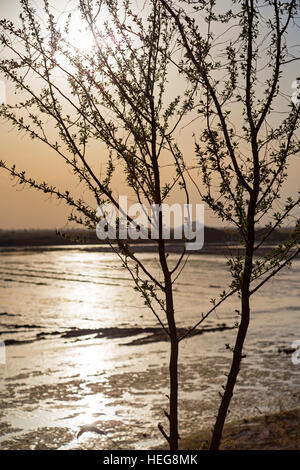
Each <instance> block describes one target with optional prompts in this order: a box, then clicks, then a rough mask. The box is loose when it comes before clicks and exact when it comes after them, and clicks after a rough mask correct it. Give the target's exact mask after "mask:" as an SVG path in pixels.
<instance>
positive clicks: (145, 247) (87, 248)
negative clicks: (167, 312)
mask: <svg viewBox="0 0 300 470" xmlns="http://www.w3.org/2000/svg"><path fill="white" fill-rule="evenodd" d="M114 246H115V248H116V250H117V245H114ZM275 246H276V244H272V245H271V244H270V245H266V246H264V247H260V248H259V249H258V250H257V251H256V252H255V256H264V255H265V254H267V253H268V252H269V251H270V250H271V249H272V248H274V247H275ZM130 247H131V249H132V251H133V252H134V253H156V252H157V246H156V245H155V244H150V243H149V244H141V243H140V244H130ZM183 249H184V244H183V243H166V252H167V253H174V254H181V253H182V252H183ZM60 250H64V251H72V250H79V251H82V252H85V253H114V250H113V249H112V248H111V247H110V246H109V245H107V244H105V245H104V244H92V243H90V244H81V243H78V244H73V245H70V244H45V245H44V244H41V245H39V244H31V245H28V244H24V245H23V244H18V245H13V244H12V245H10V244H5V245H1V243H0V253H9V252H18V251H27V252H45V251H47V252H52V251H60ZM243 250H244V248H243V246H242V245H237V244H229V243H228V244H225V243H219V244H217V243H204V246H203V248H202V249H201V250H197V251H187V252H186V255H199V256H200V255H215V256H237V255H242V254H243ZM297 257H298V258H299V257H300V254H299V255H298V256H297Z"/></svg>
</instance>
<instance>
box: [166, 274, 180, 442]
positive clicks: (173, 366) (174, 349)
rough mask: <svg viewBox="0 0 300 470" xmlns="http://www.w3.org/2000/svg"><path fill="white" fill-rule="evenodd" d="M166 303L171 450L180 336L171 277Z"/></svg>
mask: <svg viewBox="0 0 300 470" xmlns="http://www.w3.org/2000/svg"><path fill="white" fill-rule="evenodd" d="M166 281H167V282H166V305H167V320H168V326H169V333H170V341H171V352H170V362H169V372H170V374H169V377H170V407H169V410H170V412H169V421H170V423H169V424H170V427H169V429H170V433H169V447H170V450H178V349H179V348H178V338H177V328H176V323H175V318H174V305H173V291H172V283H171V278H170V276H169V275H168V276H167V279H166Z"/></svg>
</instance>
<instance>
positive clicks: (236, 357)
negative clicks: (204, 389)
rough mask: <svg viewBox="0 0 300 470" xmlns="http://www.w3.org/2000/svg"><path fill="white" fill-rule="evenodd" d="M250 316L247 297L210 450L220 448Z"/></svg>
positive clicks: (243, 301) (243, 304)
mask: <svg viewBox="0 0 300 470" xmlns="http://www.w3.org/2000/svg"><path fill="white" fill-rule="evenodd" d="M249 314H250V307H249V296H247V295H245V296H244V298H242V319H241V324H240V326H239V331H238V335H237V338H236V342H235V347H234V351H233V359H232V363H231V368H230V372H229V375H228V378H227V383H226V387H225V391H224V395H223V396H222V400H221V405H220V408H219V411H218V416H217V419H216V424H215V426H214V430H213V436H212V440H211V443H210V450H218V449H219V447H220V443H221V437H222V432H223V427H224V423H225V419H226V416H227V413H228V408H229V404H230V401H231V398H232V395H233V390H234V387H235V384H236V380H237V376H238V373H239V371H240V364H241V360H242V352H243V346H244V341H245V338H246V334H247V330H248V325H249Z"/></svg>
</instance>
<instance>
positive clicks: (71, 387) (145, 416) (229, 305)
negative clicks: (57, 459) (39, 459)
mask: <svg viewBox="0 0 300 470" xmlns="http://www.w3.org/2000/svg"><path fill="white" fill-rule="evenodd" d="M0 256H1V266H0V293H1V296H0V333H1V335H0V341H2V342H3V341H5V342H6V346H5V347H3V346H2V347H1V348H0V354H1V356H0V413H1V414H0V448H2V449H40V448H52V449H71V448H97V449H117V448H118V449H129V448H135V449H138V448H151V447H153V446H155V445H157V444H158V443H159V442H160V441H161V436H160V433H159V431H158V430H157V423H158V422H161V423H163V424H164V425H165V427H167V426H166V425H167V423H166V418H165V417H164V410H165V409H167V405H168V403H167V398H166V395H167V393H168V343H167V342H166V341H152V339H153V338H154V339H155V335H156V332H157V331H158V330H156V329H157V328H158V323H157V321H156V319H155V317H154V315H153V314H152V313H151V312H150V311H148V309H147V308H146V307H145V306H144V305H143V300H142V299H141V298H140V296H139V294H138V293H137V292H136V291H135V290H134V289H133V285H132V281H131V278H130V275H129V274H128V272H127V271H126V270H124V269H123V268H121V267H120V262H119V260H118V258H117V257H116V256H115V255H114V254H110V253H99V252H97V251H96V250H95V249H92V248H91V247H89V248H88V247H80V248H78V247H68V248H54V249H51V250H48V249H38V250H22V249H18V250H9V251H6V250H3V251H2V252H1V254H0ZM139 256H140V258H141V259H142V260H143V262H144V263H145V264H146V266H147V268H148V269H149V270H151V272H152V273H153V274H154V275H157V276H159V269H158V264H157V260H156V257H155V255H154V254H152V253H144V254H140V255H139ZM177 259H178V256H177V255H176V254H170V256H169V258H168V260H169V262H170V264H172V263H173V264H174V263H175V262H176V260H177ZM299 280H300V260H299V259H298V260H296V261H295V263H294V265H293V267H292V269H289V270H286V271H285V272H283V273H281V274H280V276H278V277H277V278H276V279H274V280H272V281H270V282H269V283H268V284H267V285H266V286H265V287H264V288H263V289H262V290H261V291H260V292H259V293H258V295H256V297H255V299H253V306H252V318H251V324H250V330H249V336H248V339H247V344H246V354H247V356H246V358H245V360H244V363H243V367H242V371H241V375H240V379H239V383H238V386H237V388H236V393H235V395H234V398H233V400H232V405H231V410H230V414H229V419H231V420H234V419H237V418H240V417H246V416H251V415H257V414H260V413H266V412H272V411H279V410H280V409H289V408H293V407H298V406H299V402H300V375H299V374H300V364H295V363H293V361H292V356H291V354H285V353H284V352H279V349H281V348H290V347H291V344H292V342H293V341H295V340H300V316H299V313H300V294H299ZM228 281H229V276H228V272H227V268H226V260H225V258H224V257H222V256H213V255H203V254H200V255H191V256H190V257H189V259H188V261H187V264H186V267H185V269H184V271H183V272H182V273H181V275H180V277H179V278H178V280H177V282H176V289H175V306H176V318H177V322H178V326H180V327H188V326H191V325H193V324H194V323H195V322H196V321H197V320H198V319H199V318H200V315H201V313H202V312H203V313H205V312H206V310H207V309H209V308H210V307H211V303H210V299H211V298H217V297H218V293H219V292H220V291H221V290H223V289H225V288H226V287H227V285H228ZM238 306H239V305H238V300H237V299H234V298H229V299H228V300H227V301H226V302H225V303H224V304H223V306H222V307H220V308H218V309H217V311H216V312H214V313H213V314H212V315H211V316H210V317H209V318H208V319H207V320H206V321H205V323H203V324H202V325H201V328H204V329H205V331H204V332H203V334H201V335H198V336H194V337H192V338H189V339H185V340H184V341H182V342H181V343H180V364H179V370H180V403H179V406H180V432H181V434H182V435H186V434H188V433H189V432H191V431H194V430H197V429H201V428H207V427H209V426H210V425H211V424H212V423H213V420H214V416H215V414H216V410H217V406H218V404H219V395H218V392H219V391H221V390H222V385H223V384H224V383H225V380H226V376H225V374H226V373H227V372H228V366H229V361H230V357H231V353H230V351H229V350H228V349H226V346H225V345H226V344H230V345H232V344H233V341H234V336H235V334H236V329H234V328H233V326H234V324H235V322H236V320H237V315H236V313H235V309H236V308H238ZM112 328H113V329H112ZM128 328H129V329H130V330H128ZM144 328H148V330H144ZM149 328H150V330H149ZM151 328H152V329H153V330H151ZM145 338H146V339H149V341H143V340H145ZM156 339H157V337H156ZM140 343H144V344H140ZM2 344H3V343H2ZM294 362H295V361H294ZM93 422H97V425H98V427H99V428H100V429H102V430H103V431H104V432H105V434H104V435H101V436H99V435H95V434H91V433H86V434H83V435H82V436H81V437H80V438H79V439H78V440H77V439H76V434H77V433H78V431H79V429H80V427H81V426H82V425H86V424H91V423H93Z"/></svg>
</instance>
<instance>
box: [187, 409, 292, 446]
mask: <svg viewBox="0 0 300 470" xmlns="http://www.w3.org/2000/svg"><path fill="white" fill-rule="evenodd" d="M210 435H211V433H210V432H209V431H199V432H195V433H192V434H190V435H189V436H187V437H184V438H183V439H181V440H180V441H179V449H180V450H201V449H202V450H206V449H207V448H208V443H209V439H210ZM299 449H300V408H295V409H292V410H286V411H279V412H278V413H273V414H261V415H257V416H253V417H251V418H248V419H247V418H246V419H242V420H239V421H235V422H232V423H228V424H225V427H224V432H223V438H222V442H221V446H220V450H299Z"/></svg>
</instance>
